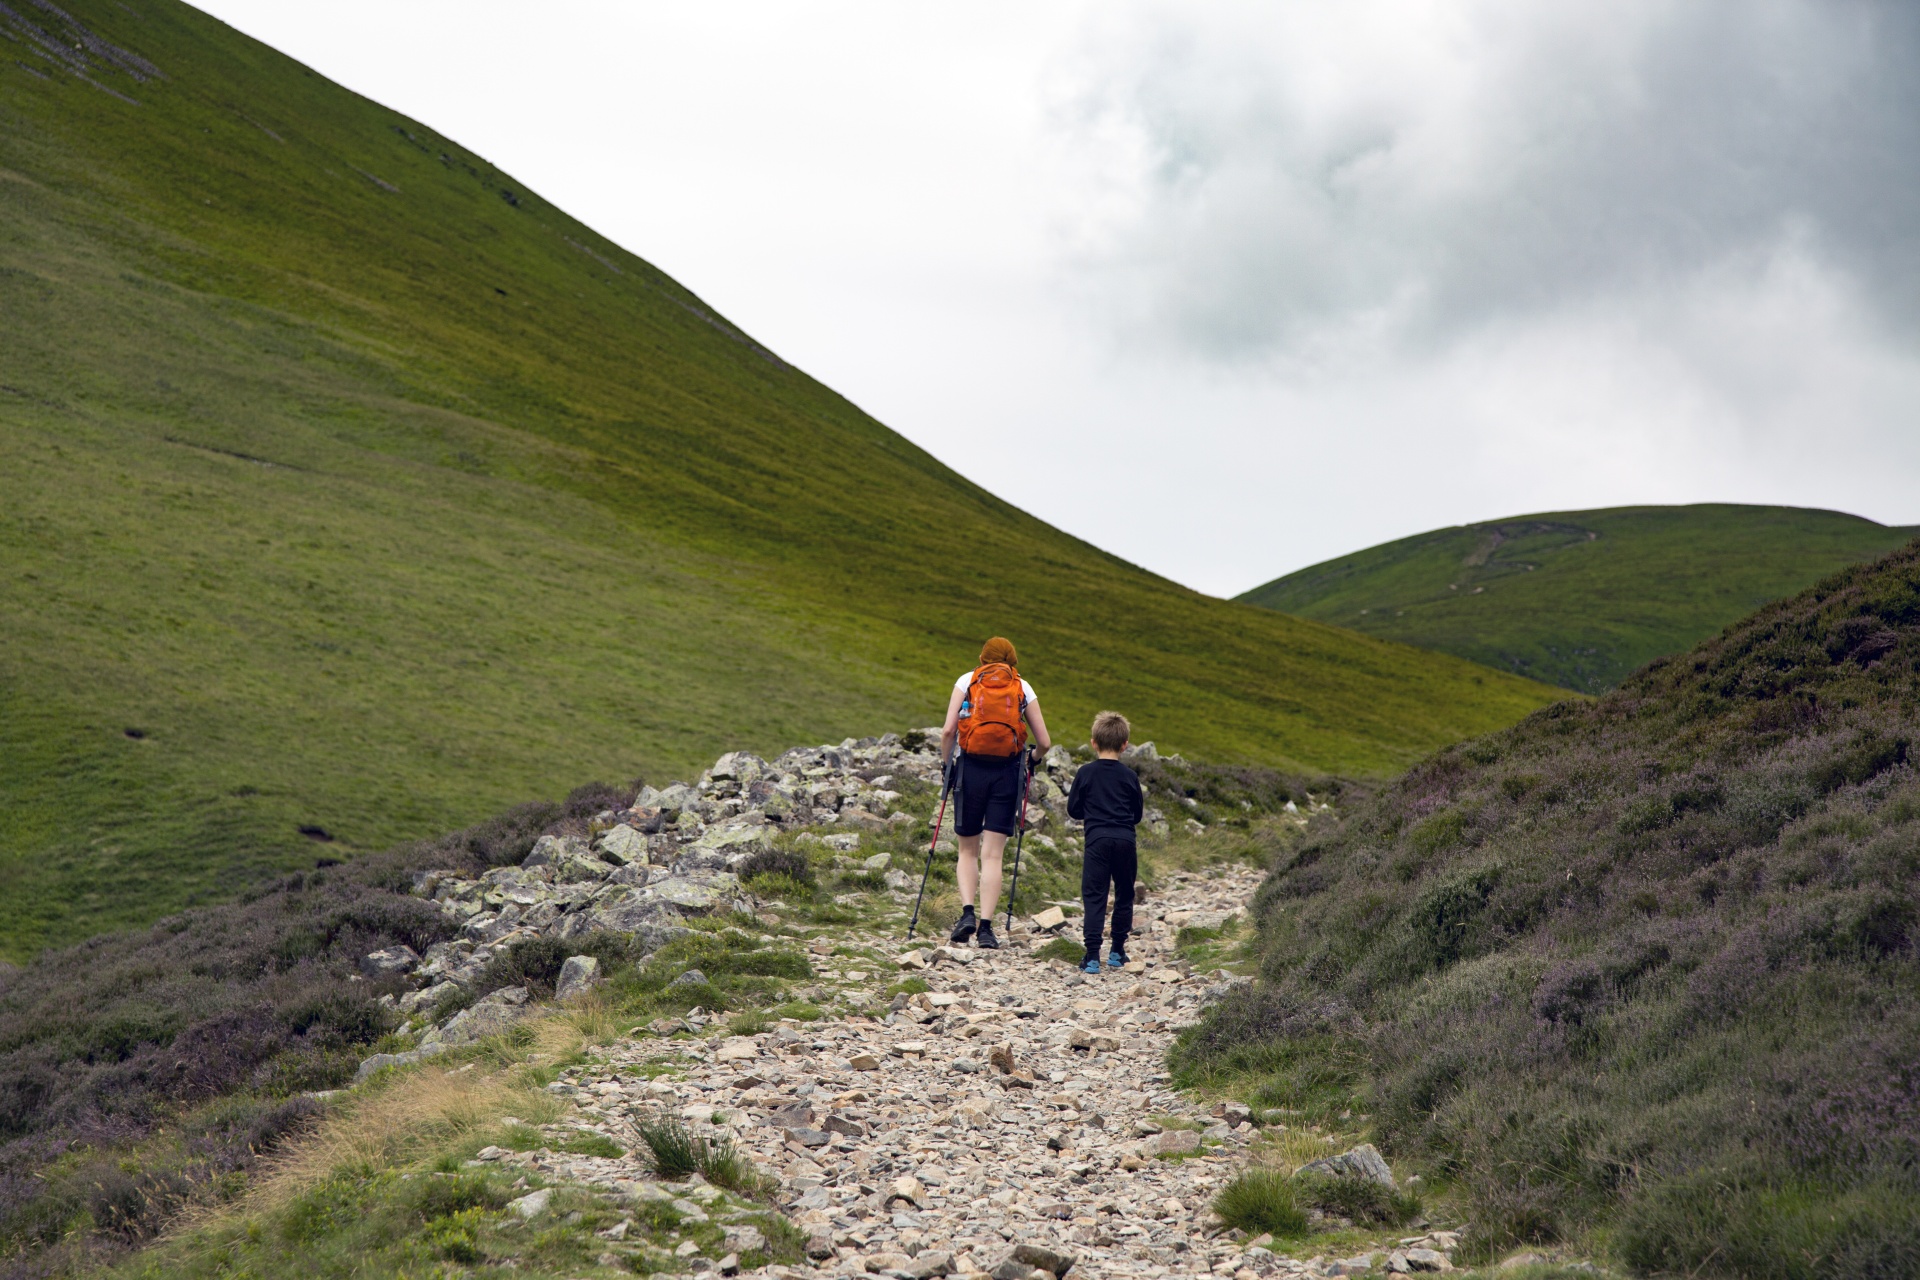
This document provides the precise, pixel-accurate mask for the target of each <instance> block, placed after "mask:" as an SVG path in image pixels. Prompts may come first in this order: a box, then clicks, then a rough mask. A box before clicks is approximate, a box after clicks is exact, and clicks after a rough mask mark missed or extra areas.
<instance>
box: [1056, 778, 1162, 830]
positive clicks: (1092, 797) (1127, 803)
mask: <svg viewBox="0 0 1920 1280" xmlns="http://www.w3.org/2000/svg"><path fill="white" fill-rule="evenodd" d="M1146 803H1147V801H1146V797H1145V796H1144V795H1142V794H1141V791H1140V776H1139V775H1138V774H1136V773H1135V772H1134V771H1133V770H1131V769H1129V768H1127V766H1126V765H1124V764H1121V763H1120V762H1119V761H1118V760H1095V761H1093V762H1092V763H1091V764H1084V765H1081V766H1080V772H1078V773H1076V774H1074V775H1073V791H1072V793H1071V794H1069V795H1068V796H1067V816H1068V817H1069V818H1078V819H1080V821H1082V822H1084V823H1086V824H1087V830H1086V838H1087V843H1088V844H1092V843H1093V842H1094V841H1095V840H1096V839H1099V838H1100V837H1102V836H1105V837H1107V838H1108V839H1112V840H1125V841H1127V842H1129V843H1131V842H1132V841H1133V828H1134V827H1135V825H1137V824H1138V823H1139V821H1140V815H1141V814H1142V813H1143V812H1145V810H1146Z"/></svg>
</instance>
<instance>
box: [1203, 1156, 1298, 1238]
mask: <svg viewBox="0 0 1920 1280" xmlns="http://www.w3.org/2000/svg"><path fill="white" fill-rule="evenodd" d="M1213 1211H1214V1212H1215V1213H1217V1214H1219V1215H1220V1220H1221V1221H1222V1222H1224V1223H1226V1225H1227V1226H1229V1227H1238V1228H1239V1229H1240V1230H1242V1231H1245V1232H1246V1233H1247V1234H1248V1235H1250V1236H1253V1235H1260V1234H1261V1233H1262V1232H1268V1231H1270V1232H1272V1233H1273V1234H1274V1235H1275V1236H1276V1237H1279V1238H1284V1239H1297V1238H1299V1237H1301V1236H1304V1235H1306V1234H1307V1211H1306V1209H1305V1208H1303V1207H1302V1206H1301V1204H1300V1201H1299V1198H1298V1196H1297V1195H1296V1194H1295V1188H1294V1185H1293V1182H1292V1180H1291V1179H1290V1178H1288V1177H1287V1175H1286V1174H1284V1173H1282V1172H1280V1171H1279V1170H1278V1169H1262V1168H1253V1169H1248V1170H1247V1171H1245V1172H1244V1173H1242V1174H1240V1175H1239V1176H1237V1177H1235V1178H1234V1179H1233V1181H1231V1182H1229V1183H1228V1184H1227V1185H1226V1186H1224V1187H1222V1188H1221V1189H1220V1191H1219V1193H1218V1194H1217V1195H1215V1196H1214V1198H1213Z"/></svg>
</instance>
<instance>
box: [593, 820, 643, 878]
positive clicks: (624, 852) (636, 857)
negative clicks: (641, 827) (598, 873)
mask: <svg viewBox="0 0 1920 1280" xmlns="http://www.w3.org/2000/svg"><path fill="white" fill-rule="evenodd" d="M600 856H601V857H602V858H605V859H607V860H608V861H609V862H613V863H615V864H617V865H619V866H623V867H624V866H626V865H628V864H629V863H633V862H642V863H644V862H645V861H646V860H647V838H646V836H645V835H643V834H642V833H641V832H639V831H638V830H636V829H635V828H633V827H630V826H628V825H627V824H626V823H624V822H622V823H618V824H616V825H615V826H613V827H612V828H610V829H609V830H608V831H607V833H606V834H605V835H603V836H601V837H600Z"/></svg>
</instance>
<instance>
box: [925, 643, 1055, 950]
mask: <svg viewBox="0 0 1920 1280" xmlns="http://www.w3.org/2000/svg"><path fill="white" fill-rule="evenodd" d="M1029 725H1031V726H1032V727H1033V740H1034V743H1035V745H1036V746H1038V747H1039V749H1040V750H1042V751H1045V750H1046V749H1047V748H1049V747H1051V746H1052V745H1053V740H1052V739H1051V738H1049V737H1048V736H1047V722H1046V721H1045V720H1044V719H1042V718H1041V715H1040V702H1039V700H1038V699H1037V698H1036V697H1035V696H1034V692H1033V686H1032V685H1030V684H1028V683H1027V682H1026V681H1025V680H1022V679H1021V678H1020V657H1019V655H1018V654H1016V653H1015V652H1014V649H1013V642H1012V641H1010V640H1003V639H1001V638H1000V637H999V636H995V637H994V638H993V639H991V640H989V641H987V642H986V644H984V645H982V646H981V648H980V665H979V666H978V667H976V668H974V669H973V670H972V671H965V672H962V673H961V675H960V678H959V679H958V680H955V681H954V682H953V697H952V698H950V699H948V701H947V722H946V724H944V725H943V726H941V729H940V759H941V761H942V762H943V763H944V762H946V761H949V760H951V759H952V758H953V752H954V748H955V746H956V745H957V746H958V747H959V750H960V759H959V762H958V766H957V767H958V769H959V776H958V777H957V778H956V779H955V782H956V784H957V787H958V790H959V798H958V800H957V801H956V802H955V804H956V813H955V817H954V824H953V829H954V834H955V835H957V836H958V837H959V838H960V862H959V866H958V868H957V872H958V875H959V879H960V902H961V904H962V910H961V912H960V923H959V924H956V925H955V926H953V941H955V942H956V943H959V942H965V941H967V939H969V938H974V937H976V936H977V937H978V940H979V941H978V945H980V946H982V947H989V948H991V947H998V946H999V945H1000V940H999V939H998V938H996V937H994V936H993V909H994V907H995V906H996V905H997V904H998V902H999V900H1000V859H1001V855H1003V854H1004V853H1005V852H1006V849H1007V839H1008V837H1010V836H1012V835H1013V826H1014V823H1016V822H1018V821H1019V820H1020V800H1021V795H1020V791H1021V782H1022V775H1023V773H1024V769H1023V767H1022V760H1021V757H1022V756H1023V755H1024V754H1025V752H1026V748H1027V726H1029ZM975 903H978V904H979V908H980V910H979V914H978V915H976V914H975V913H974V904H975Z"/></svg>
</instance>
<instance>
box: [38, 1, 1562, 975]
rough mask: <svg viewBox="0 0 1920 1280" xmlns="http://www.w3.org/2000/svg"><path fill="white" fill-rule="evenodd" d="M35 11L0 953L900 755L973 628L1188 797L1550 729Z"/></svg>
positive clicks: (427, 165) (90, 32)
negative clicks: (454, 846) (619, 791)
mask: <svg viewBox="0 0 1920 1280" xmlns="http://www.w3.org/2000/svg"><path fill="white" fill-rule="evenodd" d="M66 11H67V12H68V13H70V14H71V15H72V19H73V24H69V22H68V21H67V20H66V19H65V18H64V17H62V16H61V12H60V11H58V10H52V9H47V8H40V7H33V6H14V7H12V8H10V9H8V10H6V11H4V12H0V36H4V45H0V51H4V53H5V54H6V56H5V57H4V58H0V475H4V476H5V478H6V486H5V489H6V492H5V500H4V501H0V892H4V895H5V897H6V900H7V901H8V903H9V904H10V906H11V907H12V909H11V910H10V911H9V912H8V913H7V916H6V918H5V920H4V921H0V955H11V956H14V957H19V956H21V955H23V954H25V953H28V952H30V951H31V950H32V949H33V948H35V947H36V946H39V945H41V944H42V943H44V942H46V941H49V940H60V939H70V938H73V937H76V936H81V935H82V934H84V933H85V932H88V931H91V930H94V929H98V928H102V927H112V926H118V925H124V924H127V923H131V922H135V921H139V920H143V919H151V918H154V917H156V916H158V915H161V914H163V913H165V912H166V911H169V910H171V909H173V908H175V907H178V906H180V905H183V904H186V903H191V902H194V901H201V900H206V899H208V898H209V897H218V896H220V895H223V894H226V893H230V892H231V891H233V890H234V889H235V888H236V887H237V886H238V885H240V884H242V883H245V882H246V881H247V880H249V879H250V878H253V877H255V876H257V875H259V874H261V873H263V872H265V871H267V870H270V869H273V868H284V867H287V866H290V865H295V864H301V863H307V862H311V860H312V859H313V857H314V856H315V854H316V853H320V854H324V855H326V856H340V855H342V854H344V853H346V852H351V851H354V850H364V849H368V848H374V847H382V846H386V845H389V844H391V843H393V842H395V841H398V840H401V839H404V838H408V837H412V836H418V835H423V834H428V833H431V832H434V831H439V830H444V829H447V828H448V827H451V826H455V825H459V824H460V823H461V822H462V821H470V820H472V819H473V818H474V817H475V816H476V815H479V814H482V813H486V812H490V811H493V810H495V809H497V808H499V807H500V806H502V805H503V804H506V803H509V802H512V801H517V800H521V799H525V798H528V797H530V796H540V795H547V796H551V795H556V794H558V793H559V792H561V791H562V790H564V789H565V788H566V787H567V786H570V785H572V784H573V783H574V782H576V781H578V780H579V779H580V778H581V777H584V776H594V775H598V776H601V777H604V778H608V779H614V780H624V779H628V778H631V777H632V776H634V775H635V774H636V773H645V774H647V775H648V776H650V777H653V778H656V779H661V778H664V777H666V776H669V775H673V774H683V775H684V774H688V773H691V772H693V771H695V770H696V769H697V768H698V767H699V766H700V765H701V764H702V763H703V762H705V761H708V760H711V759H712V758H713V756H714V755H716V754H717V753H718V752H719V751H721V750H723V749H725V748H728V747H733V746H744V747H757V748H760V749H763V750H771V749H775V748H777V747H779V746H783V745H785V744H786V743H789V742H793V741H802V740H809V741H817V740H819V739H821V738H823V737H838V736H841V735H844V734H867V733H877V732H880V731H882V730H884V729H888V728H898V727H902V726H905V725H911V724H918V723H925V722H926V721H928V720H930V719H933V718H934V717H935V716H936V715H937V714H938V712H939V710H940V704H941V699H942V697H943V696H944V695H943V692H942V691H943V689H944V688H945V686H946V683H947V682H948V681H950V680H951V678H952V675H953V673H954V672H956V671H958V670H960V669H961V668H963V667H964V666H965V665H967V663H968V662H969V660H970V659H971V658H972V656H973V654H974V653H976V652H977V647H978V644H979V642H980V640H981V639H982V638H983V637H984V636H986V635H988V634H992V633H994V632H1001V633H1005V634H1007V635H1010V636H1013V637H1015V638H1016V640H1017V641H1018V642H1019V643H1020V645H1021V648H1022V652H1023V654H1024V655H1025V657H1026V660H1027V662H1026V665H1027V673H1028V675H1029V676H1030V678H1032V679H1033V680H1034V681H1035V683H1036V684H1037V685H1038V686H1039V688H1040V690H1041V692H1042V701H1043V705H1044V706H1045V707H1046V708H1047V709H1048V710H1049V712H1050V713H1051V715H1052V718H1053V719H1054V720H1055V722H1056V723H1058V724H1059V725H1060V726H1061V727H1062V729H1063V731H1065V732H1074V731H1076V730H1077V727H1078V726H1079V725H1080V724H1082V723H1083V722H1084V721H1086V720H1087V719H1088V718H1089V717H1090V715H1091V714H1092V712H1093V711H1095V710H1096V709H1098V708H1099V707H1101V706H1105V705H1113V706H1118V707H1121V708H1124V709H1125V710H1126V711H1128V712H1129V713H1131V714H1132V715H1133V716H1134V717H1135V719H1136V722H1137V723H1138V724H1139V725H1140V728H1141V731H1142V734H1143V736H1149V737H1154V738H1157V739H1158V740H1159V741H1161V742H1162V743H1163V744H1165V745H1169V746H1172V747H1176V748H1179V749H1182V750H1185V751H1188V752H1194V753H1200V754H1204V755H1208V756H1210V757H1213V758H1218V759H1228V760H1236V759H1237V760H1249V761H1265V762H1269V763H1276V764H1285V765H1289V766H1299V767H1308V768H1313V769H1324V770H1337V771H1341V772H1349V773H1367V772H1374V773H1378V772H1385V771H1388V770H1391V769H1393V768H1395V767H1398V766H1400V765H1403V764H1404V763H1406V762H1407V761H1409V760H1411V759H1414V758H1416V757H1418V756H1419V755H1421V754H1424V753H1425V752H1427V751H1430V750H1432V749H1433V748H1434V747H1436V746H1438V745H1440V744H1441V743H1444V742H1447V741H1451V740H1453V739H1455V738H1457V737H1459V736H1460V735H1462V734H1465V733H1469V732H1476V731H1481V730H1485V729H1488V728H1491V727H1494V726H1497V725H1500V724H1504V723H1509V722H1511V721H1512V720H1514V719H1516V718H1518V717H1519V716H1521V715H1523V714H1525V713H1526V712H1528V711H1530V710H1532V709H1533V708H1535V707H1538V706H1540V705H1542V704H1543V703H1545V702H1547V701H1550V700H1551V699H1552V698H1553V697H1554V696H1556V695H1555V694H1554V693H1553V692H1552V691H1550V690H1547V689H1544V688H1541V687H1538V686H1535V685H1532V684H1529V683H1527V682H1524V681H1521V680H1516V679H1513V678H1510V677H1507V676H1504V675H1501V674H1498V673H1495V672H1491V671H1488V670H1485V669H1484V668H1478V667H1474V666H1470V665H1469V664H1467V663H1464V662H1460V661H1457V660H1453V659H1446V658H1439V657H1435V656H1433V655H1428V654H1424V653H1421V652H1418V651H1415V650H1411V649H1406V648H1403V647H1400V646H1397V645H1394V644H1390V643H1384V642H1380V641H1375V640H1371V639H1366V638H1362V637H1358V636H1355V635H1352V634H1349V633H1344V632H1340V631H1336V630H1333V629H1331V628H1328V627H1325V626H1321V625H1318V624H1312V623H1303V622H1299V621H1296V620H1293V619H1287V618H1281V617H1276V616H1273V615H1269V614H1266V613H1263V612H1260V611H1257V610H1252V609H1248V608H1246V607H1244V606H1238V605H1232V604H1227V603H1222V602H1218V601H1214V600H1210V599H1207V598H1204V597H1202V596H1199V595H1196V594H1195V593H1193V592H1190V591H1186V590H1184V589H1182V588H1180V587H1178V586H1175V585H1174V584H1171V583H1168V582H1166V581H1163V580H1161V579H1159V578H1156V577H1154V576H1152V575H1150V574H1147V573H1145V572H1142V571H1141V570H1139V569H1137V568H1135V567H1133V566H1131V565H1128V564H1125V563H1123V562H1121V561H1119V560H1116V559H1115V558H1113V557H1112V556H1109V555H1106V554H1104V553H1102V552H1100V551H1098V550H1096V549H1095V548H1092V547H1089V546H1087V545H1086V544H1084V543H1081V542H1078V541H1075V540H1074V539H1072V538H1069V537H1066V536H1065V535H1063V534H1061V533H1059V532H1058V531H1056V530H1054V529H1052V528H1050V527H1048V526H1047V525H1045V524H1043V523H1042V522H1040V521H1038V520H1035V519H1033V518H1032V517H1030V516H1027V515H1025V514H1023V513H1022V512H1020V511H1017V510H1015V509H1013V508H1011V507H1009V506H1007V505H1006V504H1005V503H1003V502H1001V501H999V500H997V499H996V498H994V497H993V496H992V495H991V494H988V493H986V492H984V491H983V490H981V489H980V488H978V487H977V486H975V485H973V484H970V483H968V482H967V481H965V480H964V479H962V478H961V477H959V476H957V475H955V474H954V473H953V472H951V471H949V470H948V469H946V468H945V467H943V466H941V465H940V464H939V463H937V462H935V461H934V460H933V459H932V458H930V457H928V456H927V455H926V454H925V453H923V452H922V451H920V450H918V449H916V448H914V447H913V446H912V445H910V444H908V443H907V442H906V441H905V440H903V439H902V438H900V437H899V436H897V435H895V434H894V433H892V432H890V431H888V430H887V429H886V428H884V427H882V426H881V425H880V424H878V423H876V422H874V421H873V420H872V419H870V418H868V417H867V416H866V415H864V414H862V413H861V412H860V411H859V410H858V409H857V408H856V407H855V406H853V405H851V404H849V403H847V402H846V401H845V400H844V399H842V398H841V397H839V396H837V395H835V394H834V393H833V392H832V391H830V390H828V389H827V388H825V387H822V386H820V385H819V384H818V383H816V382H814V381H812V380H811V379H809V378H807V377H806V376H805V375H804V374H802V373H800V372H799V371H798V370H795V369H793V368H792V367H790V366H788V365H786V364H785V363H783V362H782V361H781V360H780V359H779V358H778V357H777V356H775V355H773V354H772V353H770V352H768V351H767V350H765V349H764V348H763V347H762V346H760V345H759V344H758V343H756V342H754V341H753V340H752V339H751V338H749V337H748V336H746V335H745V334H743V333H741V332H740V331H739V330H737V329H736V328H735V327H733V326H732V325H731V324H729V323H728V322H727V321H726V320H724V319H723V318H721V317H719V316H717V315H715V314H714V313H713V312H712V310H711V309H710V308H708V307H706V306H705V304H703V303H702V302H701V301H700V299H698V298H697V297H696V296H694V295H693V294H691V293H690V292H688V291H687V290H686V289H684V288H682V287H681V286H680V285H678V284H677V283H675V282H674V281H672V280H670V279H668V278H666V277H665V276H664V275H662V274H661V273H660V272H658V271H657V270H655V269H654V268H652V267H651V266H649V265H648V264H647V263H645V262H644V261H641V260H640V259H638V258H635V257H634V256H632V255H631V254H628V253H626V252H624V251H622V250H621V249H619V248H617V247H616V246H614V245H612V244H610V243H608V242H607V241H605V240H603V239H602V238H600V237H598V236H596V235H595V234H594V233H593V232H592V231H591V230H589V229H588V228H586V227H584V226H582V225H580V224H579V223H577V222H575V221H573V220H572V219H570V218H568V217H567V216H566V215H565V214H564V213H562V212H561V211H559V210H557V209H555V208H553V207H552V206H550V205H548V204H546V203H545V202H544V201H542V200H541V199H540V198H539V197H538V196H537V195H536V194H534V193H533V192H530V191H528V190H526V189H525V188H524V187H522V186H521V185H520V184H519V183H517V182H516V181H514V179H513V178H512V177H511V176H510V175H507V174H503V173H500V172H498V171H497V170H495V169H494V168H493V167H492V166H490V165H489V164H487V162H486V161H485V160H484V159H482V158H480V157H478V156H475V155H473V154H472V153H470V152H468V151H466V150H465V149H463V148H461V147H460V146H459V145H458V144H456V143H454V142H452V141H449V140H448V139H445V138H442V137H440V136H439V135H437V134H435V133H433V132H432V131H431V130H430V129H428V128H426V127H425V126H423V125H421V124H419V123H417V122H415V121H412V120H409V119H406V118H405V117H402V116H400V115H397V114H396V113H394V112H392V111H389V110H387V109H385V108H383V107H381V106H379V105H378V104H376V103H372V102H368V101H366V100H365V99H362V98H359V97H356V96H355V95H353V94H351V93H348V92H346V91H345V90H343V89H341V88H339V87H338V86H336V85H333V84H331V83H329V82H328V81H326V80H325V79H323V78H322V77H320V76H318V75H316V74H315V73H313V72H312V71H309V70H307V69H306V68H304V67H301V66H300V65H298V64H297V63H294V62H292V61H290V60H289V59H287V58H285V57H282V56H281V55H279V54H277V53H275V52H274V51H272V50H271V49H267V48H265V47H263V46H261V45H259V44H257V43H255V42H253V41H251V40H248V39H246V38H245V37H243V36H241V35H239V34H237V33H235V32H233V31H231V30H229V29H227V28H226V27H224V26H222V25H221V24H219V23H217V22H214V21H213V20H211V19H209V18H207V17H205V16H204V15H202V14H199V13H198V12H196V11H194V10H192V9H190V8H187V7H185V6H183V5H180V4H176V3H171V2H169V0H129V3H125V4H121V3H112V2H110V0H76V3H74V4H71V5H67V6H66ZM75 24H77V25H75ZM303 831H304V832H305V834H302V832H303ZM318 845H325V846H326V847H324V848H320V847H316V846H318Z"/></svg>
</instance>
